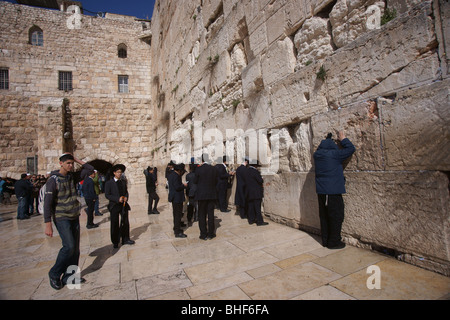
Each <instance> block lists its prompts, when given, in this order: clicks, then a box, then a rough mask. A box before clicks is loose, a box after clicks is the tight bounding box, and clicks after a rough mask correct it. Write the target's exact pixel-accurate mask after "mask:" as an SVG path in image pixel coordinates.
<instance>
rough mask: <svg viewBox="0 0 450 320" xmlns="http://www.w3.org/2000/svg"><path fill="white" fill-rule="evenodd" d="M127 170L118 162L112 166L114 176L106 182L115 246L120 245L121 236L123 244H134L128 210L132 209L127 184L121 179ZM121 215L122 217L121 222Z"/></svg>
mask: <svg viewBox="0 0 450 320" xmlns="http://www.w3.org/2000/svg"><path fill="white" fill-rule="evenodd" d="M124 171H125V166H124V165H123V164H117V165H115V166H113V167H112V172H113V175H114V177H113V178H112V179H110V180H108V181H107V182H106V184H105V197H106V199H108V200H109V204H108V210H109V212H110V216H111V242H112V243H113V245H114V248H118V247H119V242H120V238H122V245H124V244H134V243H135V242H134V241H133V240H131V239H130V222H129V220H128V211H130V210H131V208H130V205H129V204H128V202H127V201H128V189H127V184H126V182H125V181H124V180H122V179H121V177H122V173H123V172H124ZM119 217H120V219H121V221H120V224H119Z"/></svg>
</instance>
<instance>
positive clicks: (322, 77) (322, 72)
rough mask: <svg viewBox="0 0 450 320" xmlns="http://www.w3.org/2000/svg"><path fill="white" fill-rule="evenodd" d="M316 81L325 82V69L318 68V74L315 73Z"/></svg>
mask: <svg viewBox="0 0 450 320" xmlns="http://www.w3.org/2000/svg"><path fill="white" fill-rule="evenodd" d="M316 76H317V79H320V80H322V81H324V80H325V78H326V77H327V72H326V71H325V68H324V67H323V66H321V67H320V69H319V72H317V73H316Z"/></svg>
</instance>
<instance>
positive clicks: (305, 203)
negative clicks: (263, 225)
mask: <svg viewBox="0 0 450 320" xmlns="http://www.w3.org/2000/svg"><path fill="white" fill-rule="evenodd" d="M264 213H265V214H266V215H269V216H270V218H271V219H272V220H275V221H279V222H284V223H286V224H287V225H290V226H292V227H295V228H299V227H300V228H302V229H306V230H310V231H314V232H317V230H320V222H319V209H318V202H317V195H316V189H315V180H314V172H313V171H310V172H308V173H297V172H295V173H286V172H285V173H281V174H275V175H265V176H264Z"/></svg>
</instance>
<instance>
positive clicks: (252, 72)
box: [242, 56, 264, 99]
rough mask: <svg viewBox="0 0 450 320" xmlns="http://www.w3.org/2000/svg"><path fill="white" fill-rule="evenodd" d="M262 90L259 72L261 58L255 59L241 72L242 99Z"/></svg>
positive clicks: (262, 84)
mask: <svg viewBox="0 0 450 320" xmlns="http://www.w3.org/2000/svg"><path fill="white" fill-rule="evenodd" d="M263 88H264V82H263V79H262V70H261V58H260V56H258V57H256V58H255V59H253V60H252V61H250V63H249V64H248V65H247V66H246V67H245V68H244V69H243V70H242V92H243V95H244V99H246V98H247V97H249V96H252V95H253V94H256V93H258V92H259V91H261V90H262V89H263Z"/></svg>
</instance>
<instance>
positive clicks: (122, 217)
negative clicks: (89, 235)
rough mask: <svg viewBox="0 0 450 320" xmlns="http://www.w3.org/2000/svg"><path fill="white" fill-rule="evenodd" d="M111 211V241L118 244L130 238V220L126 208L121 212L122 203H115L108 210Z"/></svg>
mask: <svg viewBox="0 0 450 320" xmlns="http://www.w3.org/2000/svg"><path fill="white" fill-rule="evenodd" d="M110 213H111V242H112V243H113V244H119V242H120V238H122V243H123V242H124V241H126V240H129V239H130V222H129V221H128V210H126V209H125V210H124V213H123V214H122V205H121V204H120V205H115V206H113V207H112V208H111V210H110Z"/></svg>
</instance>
